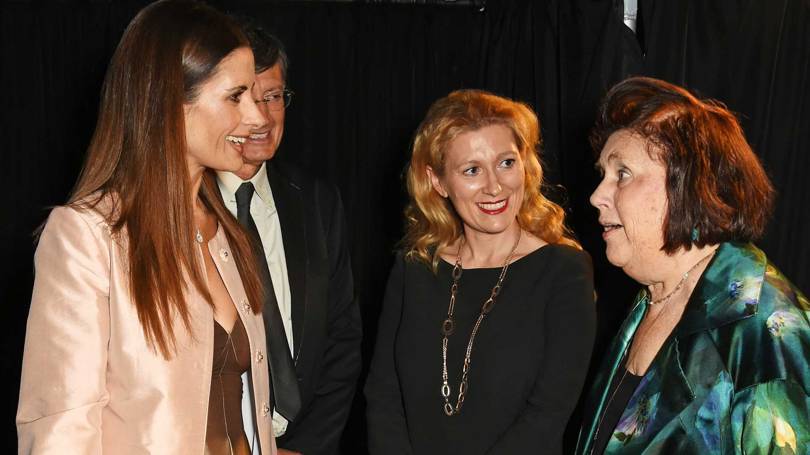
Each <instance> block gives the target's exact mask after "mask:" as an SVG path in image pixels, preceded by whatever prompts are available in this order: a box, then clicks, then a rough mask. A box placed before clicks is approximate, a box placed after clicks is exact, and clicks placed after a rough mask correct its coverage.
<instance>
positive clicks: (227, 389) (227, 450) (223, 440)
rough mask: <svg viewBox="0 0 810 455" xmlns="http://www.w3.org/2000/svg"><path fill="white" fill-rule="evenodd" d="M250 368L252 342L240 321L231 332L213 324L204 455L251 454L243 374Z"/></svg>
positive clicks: (237, 321) (217, 324) (215, 323)
mask: <svg viewBox="0 0 810 455" xmlns="http://www.w3.org/2000/svg"><path fill="white" fill-rule="evenodd" d="M249 368H250V342H249V341H248V337H247V333H246V332H245V326H244V325H242V321H241V320H240V319H238V318H237V320H236V323H235V324H234V326H233V329H231V333H228V332H227V331H225V329H224V328H222V326H221V325H219V323H218V322H216V321H214V364H213V369H212V376H211V394H210V397H209V400H208V431H207V432H206V434H205V455H250V446H249V445H248V439H247V436H246V435H245V430H244V428H243V426H242V373H244V372H246V371H247V370H248V369H249Z"/></svg>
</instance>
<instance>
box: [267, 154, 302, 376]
mask: <svg viewBox="0 0 810 455" xmlns="http://www.w3.org/2000/svg"><path fill="white" fill-rule="evenodd" d="M267 178H268V179H269V180H270V188H271V189H272V190H273V200H274V202H275V204H276V210H277V211H278V219H279V223H280V224H281V236H282V239H283V243H284V256H285V260H286V262H287V276H288V278H289V281H290V296H291V299H292V302H291V307H292V327H293V344H294V345H295V347H294V349H293V352H294V355H293V359H294V360H295V361H296V364H297V363H298V354H299V352H300V349H301V341H302V338H303V334H304V321H305V318H306V306H307V294H306V289H307V269H308V262H309V256H308V255H307V225H306V220H305V218H304V211H303V206H304V204H303V201H302V196H301V188H300V187H299V186H297V185H296V184H295V183H294V182H292V181H290V180H289V179H288V178H287V176H286V175H284V174H283V173H281V172H279V170H278V169H277V168H276V166H274V165H273V164H272V161H268V162H267Z"/></svg>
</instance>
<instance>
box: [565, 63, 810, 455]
mask: <svg viewBox="0 0 810 455" xmlns="http://www.w3.org/2000/svg"><path fill="white" fill-rule="evenodd" d="M593 144H594V147H595V148H596V150H601V153H600V155H599V161H598V167H599V168H600V169H601V170H602V173H603V179H602V182H601V183H600V184H599V186H598V188H597V189H596V191H594V193H593V195H592V196H591V203H592V204H593V205H594V206H595V207H596V208H597V209H599V223H600V224H601V225H602V226H603V227H604V233H603V237H604V239H605V243H606V245H607V257H608V260H609V261H610V262H611V263H612V264H613V265H616V266H618V267H621V268H622V269H623V270H624V271H625V272H626V273H627V274H628V275H629V276H630V277H632V278H633V279H635V280H636V281H638V282H639V283H641V284H643V285H644V286H645V287H646V289H645V290H643V291H642V292H641V293H640V294H639V296H638V297H637V299H636V301H635V303H634V304H633V309H632V311H631V313H630V315H629V316H628V318H627V320H626V321H625V322H624V325H623V326H622V328H621V331H620V333H619V335H618V336H617V337H616V340H615V341H614V342H613V345H612V346H611V347H610V348H609V349H608V351H607V356H606V358H605V360H604V364H603V367H602V371H601V373H600V375H599V376H598V377H597V379H596V382H595V384H594V386H593V392H592V395H591V401H590V403H589V406H588V407H587V408H586V416H588V417H587V418H586V419H585V421H584V425H583V428H582V432H581V434H580V439H579V444H578V448H577V453H580V454H590V453H610V454H619V453H622V454H623V453H627V454H630V453H633V454H635V453H676V452H680V453H701V454H704V453H705V454H709V453H802V454H806V453H808V450H810V412H808V409H810V366H808V352H810V323H808V314H809V313H808V311H810V305H809V304H808V301H807V299H806V298H805V297H804V295H802V294H801V292H799V291H798V290H797V289H796V288H795V287H793V286H792V285H791V284H790V282H789V281H788V280H787V279H786V278H785V277H784V276H782V275H781V274H780V273H779V271H778V270H777V269H776V268H775V267H774V266H773V264H771V263H770V262H769V261H768V259H767V258H766V257H765V254H764V253H763V252H762V251H761V250H759V249H758V248H756V247H755V246H754V245H752V244H751V243H750V242H751V241H752V240H754V239H756V238H757V237H759V236H760V235H761V234H762V232H763V230H764V228H765V223H766V219H767V218H768V215H769V213H770V209H771V202H772V198H773V190H772V187H771V183H770V182H769V180H768V178H767V176H766V175H765V172H764V170H763V168H762V165H761V164H760V163H759V161H758V160H757V157H756V156H755V155H754V153H753V151H752V150H751V148H750V147H749V145H748V143H747V142H746V141H745V138H744V136H743V132H742V130H741V129H740V126H739V124H738V123H737V120H736V119H735V118H734V116H733V115H732V114H731V113H729V111H727V110H726V109H725V108H724V107H722V106H721V105H719V103H716V102H712V101H701V100H699V99H697V98H695V97H694V96H692V95H691V94H689V92H687V91H686V90H684V89H682V88H680V87H677V86H674V85H672V84H669V83H666V82H663V81H659V80H655V79H649V78H632V79H628V80H626V81H624V82H621V83H619V84H618V85H616V86H615V87H613V89H611V90H610V92H609V93H608V95H607V98H606V100H605V101H604V104H603V105H602V108H601V112H600V115H599V120H598V123H597V126H596V129H595V133H594V135H593Z"/></svg>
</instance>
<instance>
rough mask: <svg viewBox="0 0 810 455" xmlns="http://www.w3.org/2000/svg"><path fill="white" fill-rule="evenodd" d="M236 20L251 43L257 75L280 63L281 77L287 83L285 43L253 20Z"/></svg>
mask: <svg viewBox="0 0 810 455" xmlns="http://www.w3.org/2000/svg"><path fill="white" fill-rule="evenodd" d="M234 20H235V21H236V23H237V24H239V26H240V27H241V28H242V31H243V32H244V34H245V36H247V39H248V41H250V47H251V49H252V50H253V59H254V65H255V68H256V74H259V73H261V72H263V71H265V70H268V69H270V68H272V67H273V65H275V64H276V63H278V65H279V67H280V69H281V77H282V78H283V79H284V81H285V82H286V81H287V69H288V68H289V59H288V58H287V52H286V51H285V50H284V43H282V42H281V40H280V39H278V38H277V37H276V36H275V35H273V34H272V33H270V32H268V31H267V30H265V29H264V28H263V27H262V26H260V25H259V24H257V23H256V22H255V21H253V20H252V19H249V18H247V17H245V16H234Z"/></svg>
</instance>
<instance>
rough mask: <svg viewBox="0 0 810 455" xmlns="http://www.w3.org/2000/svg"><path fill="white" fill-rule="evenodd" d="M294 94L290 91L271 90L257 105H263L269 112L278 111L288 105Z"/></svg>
mask: <svg viewBox="0 0 810 455" xmlns="http://www.w3.org/2000/svg"><path fill="white" fill-rule="evenodd" d="M294 94H295V92H293V91H292V90H287V89H286V88H285V89H284V90H271V91H269V92H265V94H264V95H263V96H262V99H260V100H259V101H257V102H258V103H264V104H265V105H266V106H267V108H268V109H270V110H271V111H280V110H282V109H284V108H285V107H288V106H289V105H290V101H292V96H293V95H294Z"/></svg>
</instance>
